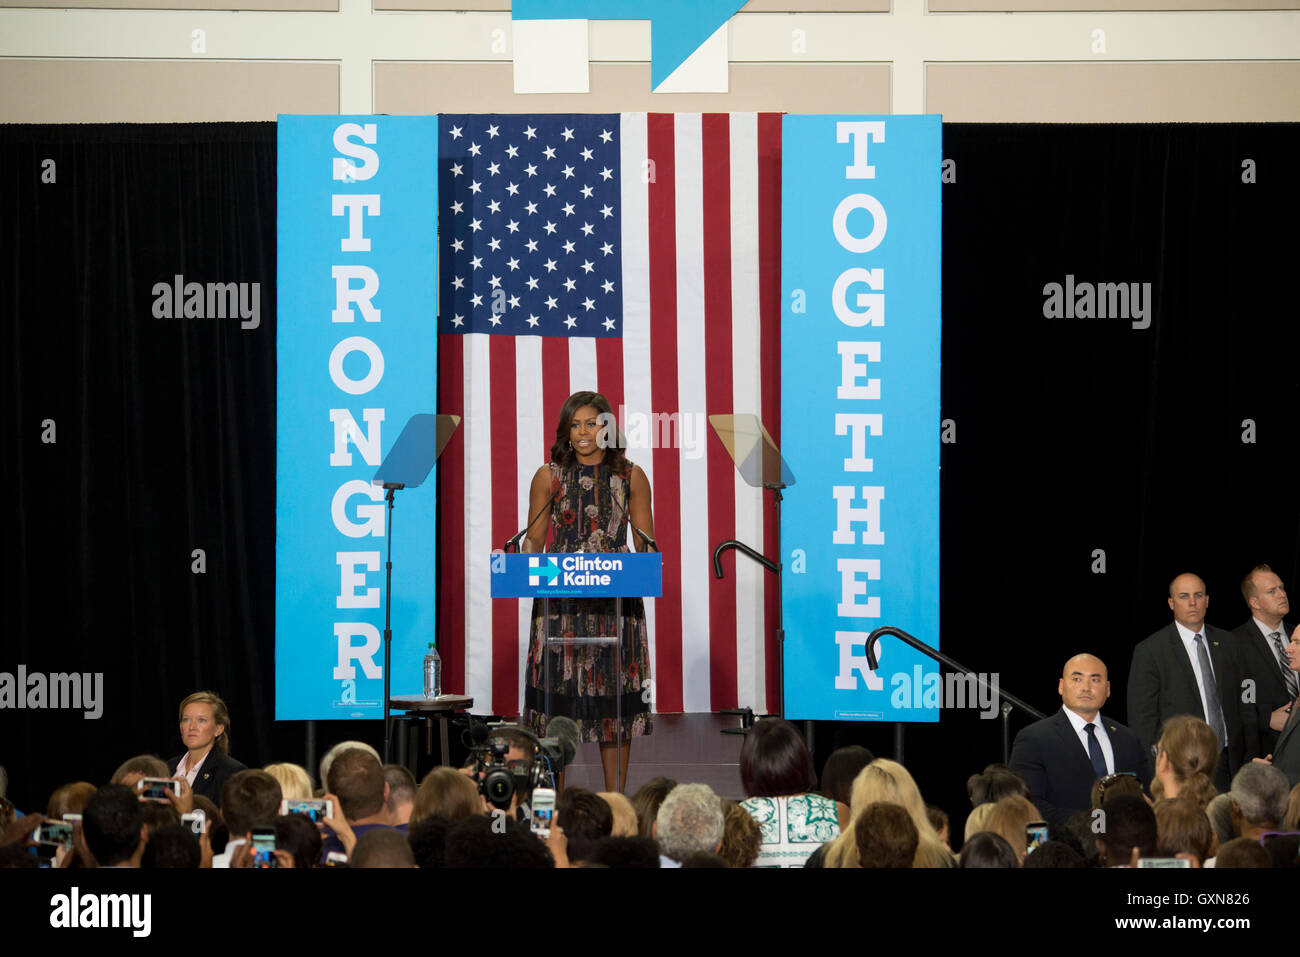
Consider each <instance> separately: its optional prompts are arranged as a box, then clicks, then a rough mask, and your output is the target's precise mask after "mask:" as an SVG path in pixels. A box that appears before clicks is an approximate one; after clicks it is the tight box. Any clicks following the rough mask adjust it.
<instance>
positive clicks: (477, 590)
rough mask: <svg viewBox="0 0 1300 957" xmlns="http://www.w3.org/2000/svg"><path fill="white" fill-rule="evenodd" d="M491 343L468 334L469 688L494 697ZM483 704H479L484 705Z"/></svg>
mask: <svg viewBox="0 0 1300 957" xmlns="http://www.w3.org/2000/svg"><path fill="white" fill-rule="evenodd" d="M489 346H490V343H489V341H488V336H487V335H486V334H483V333H470V334H467V335H466V336H465V344H464V357H465V421H464V423H462V429H463V430H464V432H465V439H464V441H465V691H466V693H467V694H469V695H470V696H471V697H472V698H474V700H475V702H481V703H484V704H487V705H488V707H489V708H490V707H491V701H492V598H491V583H490V582H489V580H488V575H489V569H488V564H487V561H486V560H485V556H486V555H487V554H488V553H489V552H490V551H491V550H492V548H493V545H492V483H491V482H490V481H484V480H483V479H482V478H481V476H490V475H491V474H492V383H491V382H490V381H489V369H490V368H491V363H490V361H489V359H488V353H489ZM481 706H482V705H481V704H480V707H481Z"/></svg>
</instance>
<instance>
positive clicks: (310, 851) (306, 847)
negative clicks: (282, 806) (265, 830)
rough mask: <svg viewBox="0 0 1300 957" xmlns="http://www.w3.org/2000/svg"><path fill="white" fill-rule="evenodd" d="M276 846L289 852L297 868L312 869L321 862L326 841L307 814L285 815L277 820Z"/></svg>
mask: <svg viewBox="0 0 1300 957" xmlns="http://www.w3.org/2000/svg"><path fill="white" fill-rule="evenodd" d="M275 845H276V847H278V848H280V850H282V851H288V852H289V856H290V857H292V858H293V866H294V867H295V868H302V869H307V868H312V867H315V866H316V862H317V861H319V860H320V855H321V848H322V846H323V845H324V841H323V840H322V838H321V833H320V828H318V827H317V826H316V825H315V824H314V823H313V822H312V819H311V818H309V817H308V816H307V815H306V814H297V813H295V814H285V815H282V816H280V817H278V818H276V819H275Z"/></svg>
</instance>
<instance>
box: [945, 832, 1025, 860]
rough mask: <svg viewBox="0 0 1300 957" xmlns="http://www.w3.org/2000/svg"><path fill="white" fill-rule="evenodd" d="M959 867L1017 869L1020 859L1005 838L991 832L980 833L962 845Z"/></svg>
mask: <svg viewBox="0 0 1300 957" xmlns="http://www.w3.org/2000/svg"><path fill="white" fill-rule="evenodd" d="M959 866H961V867H1019V866H1020V858H1019V857H1017V856H1016V852H1015V850H1014V848H1012V846H1011V845H1010V844H1008V843H1007V841H1006V838H1004V837H1003V836H1002V835H1000V834H994V833H993V832H992V831H980V832H979V833H978V834H974V835H972V836H971V839H970V840H969V841H967V842H966V843H965V844H963V845H962V849H961V863H960V865H959Z"/></svg>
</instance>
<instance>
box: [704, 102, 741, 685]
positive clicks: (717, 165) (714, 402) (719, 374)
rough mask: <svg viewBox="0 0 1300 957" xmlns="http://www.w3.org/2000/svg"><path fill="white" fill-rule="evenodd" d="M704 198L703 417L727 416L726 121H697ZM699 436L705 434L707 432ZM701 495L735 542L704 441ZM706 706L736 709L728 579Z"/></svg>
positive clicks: (732, 501)
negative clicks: (705, 468)
mask: <svg viewBox="0 0 1300 957" xmlns="http://www.w3.org/2000/svg"><path fill="white" fill-rule="evenodd" d="M701 126H702V129H701V133H702V144H701V145H702V149H701V153H702V160H703V162H702V170H703V177H704V182H703V187H704V189H703V193H704V216H703V229H704V250H703V252H704V346H705V352H706V355H707V356H708V375H707V377H706V378H705V381H704V390H705V411H706V412H707V413H708V414H709V415H719V414H721V415H726V414H730V413H731V412H732V408H733V404H734V397H733V395H734V394H733V392H732V371H731V366H732V351H731V142H730V126H731V119H730V117H729V116H728V115H727V114H725V113H706V114H705V115H704V116H703V117H702V118H701ZM706 430H707V431H712V430H711V429H707V427H706ZM705 442H706V445H705V448H706V449H707V452H706V461H707V464H708V476H709V479H708V488H709V542H710V544H716V543H718V542H723V541H727V540H728V539H732V538H735V537H736V479H735V467H734V466H733V465H732V462H731V457H730V456H729V455H728V454H727V450H726V449H725V448H724V447H723V445H722V443H721V442H720V441H718V440H717V438H716V437H715V436H709V435H707V434H706V436H705ZM709 703H710V707H711V708H712V709H713V710H715V711H716V710H719V709H721V708H734V707H735V706H736V576H735V575H728V576H727V577H725V578H722V579H718V578H713V577H712V576H710V577H709Z"/></svg>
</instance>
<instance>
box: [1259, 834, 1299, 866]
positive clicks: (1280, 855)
mask: <svg viewBox="0 0 1300 957" xmlns="http://www.w3.org/2000/svg"><path fill="white" fill-rule="evenodd" d="M1264 850H1266V851H1268V856H1269V858H1270V859H1271V860H1272V861H1273V867H1274V868H1277V869H1279V870H1282V869H1288V870H1289V869H1291V868H1296V867H1300V834H1279V835H1278V836H1277V837H1270V838H1269V839H1268V840H1267V841H1265V842H1264Z"/></svg>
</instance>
